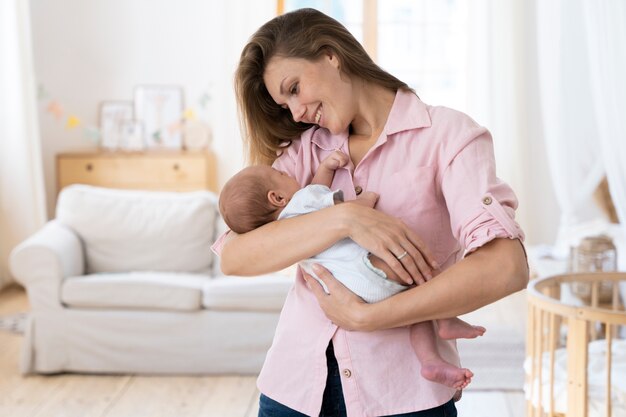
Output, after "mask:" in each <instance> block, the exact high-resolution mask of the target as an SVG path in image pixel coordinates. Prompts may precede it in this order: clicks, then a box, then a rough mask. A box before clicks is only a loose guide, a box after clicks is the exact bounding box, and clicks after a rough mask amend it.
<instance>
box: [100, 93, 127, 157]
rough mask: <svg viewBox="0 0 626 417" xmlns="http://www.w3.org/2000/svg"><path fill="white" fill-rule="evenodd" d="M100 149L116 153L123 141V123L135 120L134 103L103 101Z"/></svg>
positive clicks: (101, 105) (101, 107) (101, 106)
mask: <svg viewBox="0 0 626 417" xmlns="http://www.w3.org/2000/svg"><path fill="white" fill-rule="evenodd" d="M99 117H100V132H101V133H102V136H101V138H100V147H101V148H102V149H105V150H108V151H114V150H116V149H118V148H119V147H120V142H121V141H122V130H121V129H122V123H124V122H125V121H127V120H131V119H132V118H133V102H132V101H103V102H102V103H100V114H99Z"/></svg>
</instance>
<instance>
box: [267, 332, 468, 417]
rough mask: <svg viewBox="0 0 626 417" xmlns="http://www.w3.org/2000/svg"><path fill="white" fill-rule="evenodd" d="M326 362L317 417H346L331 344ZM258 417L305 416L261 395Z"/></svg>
mask: <svg viewBox="0 0 626 417" xmlns="http://www.w3.org/2000/svg"><path fill="white" fill-rule="evenodd" d="M326 361H327V363H328V376H327V377H326V388H325V389H324V398H323V399H322V410H321V412H320V415H319V417H346V404H345V402H344V400H343V391H342V389H341V374H340V373H339V365H338V364H337V359H335V353H334V351H333V344H332V342H331V343H330V344H329V345H328V349H326ZM258 417H307V416H306V415H305V414H302V413H299V412H297V411H295V410H292V409H291V408H289V407H286V406H284V405H282V404H280V403H279V402H276V401H274V400H272V399H271V398H269V397H266V396H265V395H263V394H261V399H260V400H259V415H258ZM387 417H456V407H455V406H454V401H452V400H450V401H448V402H447V403H445V404H443V405H440V406H439V407H435V408H431V409H429V410H422V411H415V412H412V413H406V414H395V415H393V416H387Z"/></svg>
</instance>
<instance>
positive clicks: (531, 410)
mask: <svg viewBox="0 0 626 417" xmlns="http://www.w3.org/2000/svg"><path fill="white" fill-rule="evenodd" d="M536 310H537V307H535V306H534V305H532V304H528V336H527V341H528V342H527V344H526V352H527V355H526V356H527V357H528V358H530V376H529V377H528V378H529V379H528V386H529V390H530V395H529V399H528V400H527V401H526V416H528V417H535V415H536V414H535V407H533V398H534V393H535V375H536V374H535V368H536V362H537V352H535V338H536V337H537V333H536V326H535V312H536Z"/></svg>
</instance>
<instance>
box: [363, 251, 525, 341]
mask: <svg viewBox="0 0 626 417" xmlns="http://www.w3.org/2000/svg"><path fill="white" fill-rule="evenodd" d="M528 275H529V274H528V264H527V262H526V257H525V255H524V250H523V248H522V245H521V243H520V241H519V240H517V239H515V240H510V239H495V240H493V241H492V242H490V243H488V244H486V245H485V246H483V247H481V248H479V249H478V250H476V251H475V252H474V253H473V254H471V255H470V256H467V257H466V258H465V259H463V260H462V261H460V262H458V263H457V264H455V265H454V266H452V267H450V268H448V269H447V270H446V271H444V272H443V273H441V274H440V275H439V276H437V277H436V278H434V279H432V280H431V281H429V282H428V283H426V284H423V285H420V286H418V287H415V288H413V289H411V290H408V291H405V292H403V293H401V294H398V295H396V296H394V297H391V298H389V299H387V300H385V301H382V302H380V303H376V304H368V305H363V307H364V308H363V309H361V312H360V313H359V315H358V317H356V318H355V320H356V323H355V326H354V328H355V329H359V330H376V329H385V328H392V327H399V326H404V325H409V324H413V323H417V322H421V321H427V320H434V319H441V318H447V317H454V316H458V315H461V314H465V313H468V312H470V311H474V310H476V309H478V308H480V307H483V306H486V305H487V304H490V303H492V302H494V301H497V300H499V299H501V298H503V297H505V296H507V295H509V294H512V293H514V292H517V291H520V290H522V289H524V288H526V285H527V284H528Z"/></svg>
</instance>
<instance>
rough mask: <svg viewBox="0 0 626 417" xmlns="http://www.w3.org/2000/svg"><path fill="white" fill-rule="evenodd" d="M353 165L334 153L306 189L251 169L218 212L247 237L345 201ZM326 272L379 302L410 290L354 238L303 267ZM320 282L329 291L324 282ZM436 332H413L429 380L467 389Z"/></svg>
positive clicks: (458, 332) (426, 328)
mask: <svg viewBox="0 0 626 417" xmlns="http://www.w3.org/2000/svg"><path fill="white" fill-rule="evenodd" d="M347 162H348V156H347V155H346V154H344V153H342V152H339V151H335V152H333V153H332V154H331V155H330V156H328V157H327V158H326V159H324V160H323V161H322V162H321V163H320V166H319V168H318V170H317V172H316V173H315V176H314V177H313V179H312V181H311V185H308V186H306V187H304V188H301V187H300V184H299V183H298V182H297V181H296V179H295V178H292V177H290V176H289V175H287V174H286V173H284V172H281V171H278V170H276V169H274V168H271V167H269V166H252V167H248V168H245V169H243V170H242V171H240V172H239V173H237V174H236V175H235V176H234V177H232V178H231V179H230V180H229V181H228V182H227V183H226V185H225V186H224V189H223V190H222V192H221V194H220V199H219V208H220V212H221V214H222V217H223V218H224V221H225V222H226V224H227V225H228V226H229V227H230V229H231V230H233V231H234V232H236V233H246V232H249V231H251V230H254V229H256V228H257V227H260V226H263V225H264V224H267V223H269V222H272V221H274V220H279V219H285V218H289V217H294V216H298V215H301V214H306V213H310V212H312V211H316V210H319V209H322V208H325V207H330V206H332V205H334V204H339V203H342V202H343V193H342V192H341V191H334V192H333V191H331V190H330V188H329V187H330V185H331V183H332V180H333V177H334V174H335V171H336V170H337V169H338V168H339V167H342V166H344V165H345V164H346V163H347ZM377 200H378V195H377V194H376V193H373V192H363V193H362V194H361V195H360V196H359V197H358V198H357V199H356V200H353V201H351V202H350V203H351V204H354V203H356V204H363V205H366V206H368V207H372V208H373V207H374V206H375V205H376V202H377ZM313 263H319V264H321V265H322V266H324V267H326V268H327V269H328V270H329V271H330V272H331V273H332V274H333V275H334V276H335V278H337V280H339V281H340V282H341V283H342V284H343V285H345V286H346V287H347V288H348V289H350V290H351V291H352V292H354V293H355V294H357V295H358V296H359V297H361V298H363V299H364V300H365V301H366V302H368V303H374V302H377V301H380V300H383V299H385V298H388V297H390V296H392V295H394V294H397V293H398V292H400V291H403V290H406V289H407V288H409V287H408V286H406V285H402V284H401V283H400V282H402V281H401V280H400V278H399V277H398V276H397V274H396V273H395V272H393V270H392V269H391V268H390V267H389V266H388V265H387V264H386V263H385V262H384V261H383V260H382V259H380V258H378V257H376V256H375V255H373V254H370V253H369V252H368V251H367V250H365V249H363V248H362V247H360V246H359V245H357V244H356V243H355V242H353V241H352V240H350V239H343V240H341V241H339V242H337V243H335V244H334V245H333V246H331V247H330V248H328V249H326V250H325V251H323V252H321V253H320V254H318V255H316V256H314V257H313V258H311V259H307V260H304V261H301V262H300V263H299V265H300V266H301V267H302V268H303V269H304V270H305V271H307V272H308V273H309V274H310V275H311V276H313V277H314V278H316V279H317V277H316V276H315V274H314V273H313V270H312V268H311V265H312V264H313ZM318 281H319V282H320V283H321V284H322V286H324V289H325V290H326V291H327V292H328V289H327V288H326V286H325V285H324V284H323V282H322V281H321V280H319V279H318ZM437 324H438V334H439V336H440V337H441V338H444V339H458V338H475V337H478V336H481V335H482V334H483V333H484V332H485V328H484V327H480V326H472V325H470V324H468V323H466V322H464V321H463V320H460V319H458V318H451V319H443V320H437ZM434 332H435V329H434V326H433V323H432V322H431V321H427V322H422V323H418V324H414V325H413V326H412V327H411V341H412V345H413V348H414V349H415V352H416V355H417V357H418V359H419V360H420V363H421V364H422V370H421V374H422V376H423V377H424V378H426V379H428V380H430V381H433V382H437V383H440V384H443V385H446V386H448V387H451V388H456V389H462V388H464V387H466V386H467V385H468V384H469V383H470V381H471V379H472V376H473V375H474V374H473V373H472V372H471V371H470V370H469V369H465V368H459V367H457V366H454V365H452V364H450V363H448V362H446V361H445V360H444V359H443V358H442V357H441V356H440V355H439V352H438V350H437V345H436V340H435V333H434Z"/></svg>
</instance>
